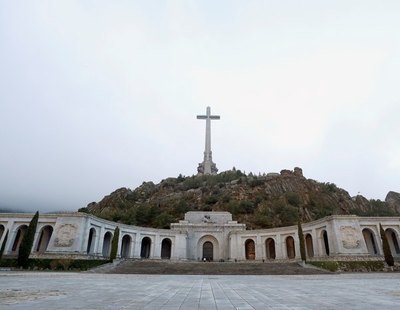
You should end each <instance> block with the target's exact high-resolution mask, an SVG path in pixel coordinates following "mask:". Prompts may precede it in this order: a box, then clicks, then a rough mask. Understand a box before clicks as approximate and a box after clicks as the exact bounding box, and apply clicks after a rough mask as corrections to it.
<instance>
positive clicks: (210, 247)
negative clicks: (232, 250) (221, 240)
mask: <svg viewBox="0 0 400 310" xmlns="http://www.w3.org/2000/svg"><path fill="white" fill-rule="evenodd" d="M204 244H205V245H204ZM197 257H198V258H199V259H201V260H203V259H204V258H205V259H206V260H210V261H212V260H219V259H220V254H219V244H218V240H217V239H216V238H215V237H214V236H211V235H205V236H203V237H201V238H200V239H199V242H198V243H197Z"/></svg>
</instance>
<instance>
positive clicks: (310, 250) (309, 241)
mask: <svg viewBox="0 0 400 310" xmlns="http://www.w3.org/2000/svg"><path fill="white" fill-rule="evenodd" d="M305 243H306V254H307V257H309V258H312V257H314V246H313V240H312V236H311V234H306V238H305Z"/></svg>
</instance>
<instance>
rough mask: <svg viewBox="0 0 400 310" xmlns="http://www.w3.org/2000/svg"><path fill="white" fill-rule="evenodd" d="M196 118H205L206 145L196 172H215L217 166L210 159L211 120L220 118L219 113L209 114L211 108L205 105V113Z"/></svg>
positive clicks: (201, 173) (200, 173)
mask: <svg viewBox="0 0 400 310" xmlns="http://www.w3.org/2000/svg"><path fill="white" fill-rule="evenodd" d="M197 119H205V120H206V146H205V150H204V159H203V162H202V163H199V166H198V167H197V172H198V174H199V175H203V174H216V173H217V172H218V169H217V166H216V164H215V163H213V161H212V152H211V120H216V119H220V116H219V115H211V108H210V107H207V113H206V115H197Z"/></svg>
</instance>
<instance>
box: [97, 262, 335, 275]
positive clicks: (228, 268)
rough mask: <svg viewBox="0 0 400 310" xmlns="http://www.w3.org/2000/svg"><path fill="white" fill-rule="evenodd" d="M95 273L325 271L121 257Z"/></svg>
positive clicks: (280, 265)
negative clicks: (111, 264)
mask: <svg viewBox="0 0 400 310" xmlns="http://www.w3.org/2000/svg"><path fill="white" fill-rule="evenodd" d="M94 272H96V273H115V274H181V275H185V274H187V275H307V274H309V275H312V274H327V273H330V272H328V271H325V270H322V269H319V268H315V267H312V266H309V265H305V267H303V266H301V265H300V264H299V263H270V262H268V263H262V262H240V263H239V262H237V263H235V262H223V263H221V262H182V261H179V262H176V261H164V260H163V261H154V260H124V261H121V262H119V263H118V264H117V265H115V266H109V268H107V269H104V270H101V269H99V270H94Z"/></svg>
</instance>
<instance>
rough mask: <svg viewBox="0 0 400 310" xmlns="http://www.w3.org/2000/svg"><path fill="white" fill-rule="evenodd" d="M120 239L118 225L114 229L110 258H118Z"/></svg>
mask: <svg viewBox="0 0 400 310" xmlns="http://www.w3.org/2000/svg"><path fill="white" fill-rule="evenodd" d="M118 241H119V227H118V226H117V227H116V228H115V231H114V236H113V239H112V241H111V253H110V260H111V261H113V260H114V259H116V258H117V252H118Z"/></svg>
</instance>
